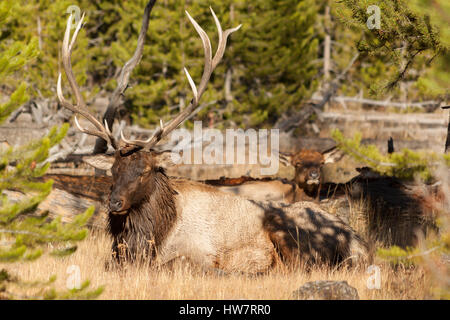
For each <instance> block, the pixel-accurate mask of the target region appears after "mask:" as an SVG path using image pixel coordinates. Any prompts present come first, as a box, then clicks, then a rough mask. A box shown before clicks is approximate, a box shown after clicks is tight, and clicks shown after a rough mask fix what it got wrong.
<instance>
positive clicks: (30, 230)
mask: <svg viewBox="0 0 450 320" xmlns="http://www.w3.org/2000/svg"><path fill="white" fill-rule="evenodd" d="M12 8H13V5H12V4H11V3H10V2H2V4H1V5H0V30H4V29H3V28H2V27H3V26H4V25H5V20H6V19H7V18H8V16H9V13H10V12H11V10H12ZM2 36H3V33H2ZM37 54H38V51H37V43H36V41H35V39H33V40H31V41H30V43H29V44H25V43H23V42H17V41H13V42H11V43H10V46H9V48H8V49H4V50H1V49H0V78H1V79H2V80H4V79H7V78H8V77H10V76H11V75H14V74H15V73H17V72H19V70H20V69H23V68H24V66H25V65H26V64H27V63H28V62H29V61H30V60H31V59H33V58H35V57H36V56H37ZM26 89H27V86H26V84H25V82H21V83H20V84H18V87H17V88H16V89H15V90H14V89H11V91H12V93H11V95H10V97H9V99H8V100H7V102H5V103H3V104H1V105H0V123H2V122H3V121H4V120H5V119H6V118H7V117H8V116H9V115H10V114H11V112H13V111H14V110H15V109H16V108H18V107H19V106H20V105H21V104H22V103H24V102H25V101H27V99H28V95H27V93H26ZM1 98H2V101H3V100H5V99H3V98H4V97H3V96H2V97H1ZM68 128H69V126H68V124H65V125H63V126H62V127H61V128H57V127H53V128H51V129H50V130H49V132H48V133H47V135H46V136H45V137H43V138H41V139H37V140H35V141H32V142H30V143H28V144H26V145H23V146H18V147H14V146H12V147H2V148H1V149H0V262H16V261H19V260H34V259H37V258H39V257H40V256H41V255H42V254H43V252H44V248H46V247H47V246H46V245H47V244H49V243H51V244H52V245H53V246H54V247H55V248H56V249H54V250H52V251H51V252H50V253H51V254H53V255H56V256H61V255H67V254H70V253H72V252H74V251H75V249H76V245H75V242H77V241H80V240H82V239H84V238H85V237H86V235H87V229H86V228H85V226H86V223H87V221H88V219H89V218H90V217H91V216H92V214H93V212H94V208H90V209H88V210H87V211H86V212H85V213H83V214H80V215H77V216H76V217H75V218H74V220H73V221H72V222H70V223H62V221H61V218H56V219H50V218H49V217H48V216H47V214H43V215H36V214H34V209H35V208H36V206H37V205H38V204H39V203H40V202H41V201H42V200H44V199H45V198H46V197H47V196H48V194H49V193H50V191H51V188H52V181H47V182H41V181H39V180H38V179H37V178H39V177H42V176H43V175H44V174H45V172H46V170H47V168H48V167H49V164H48V163H46V159H47V157H48V153H49V150H50V148H51V147H53V146H54V145H56V144H58V143H59V142H60V141H61V140H62V139H63V137H64V136H65V135H66V133H67V130H68ZM7 190H11V191H15V192H20V193H22V194H23V195H24V196H23V198H21V199H20V200H17V201H11V200H10V199H9V198H8V196H7V194H5V192H4V191H7ZM50 282H51V281H50ZM11 283H21V281H20V279H17V278H15V277H14V276H12V275H10V273H9V272H8V271H7V270H6V269H2V270H1V271H0V296H1V298H14V297H15V296H14V295H12V294H11V293H10V292H9V291H8V285H9V284H11ZM88 285H89V283H85V284H84V285H83V286H82V288H81V289H75V290H72V291H69V292H64V293H57V292H55V291H53V290H50V291H48V290H44V291H42V295H43V297H45V298H77V297H78V298H81V297H95V296H98V295H99V294H100V293H101V291H102V289H101V288H100V289H96V290H93V291H89V290H88V289H87V286H88Z"/></svg>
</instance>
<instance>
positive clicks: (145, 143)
mask: <svg viewBox="0 0 450 320" xmlns="http://www.w3.org/2000/svg"><path fill="white" fill-rule="evenodd" d="M210 10H211V13H212V15H213V17H214V21H215V23H216V27H217V31H218V33H219V45H218V46H217V51H216V54H215V55H214V58H213V57H212V48H211V41H210V40H209V37H208V35H207V34H206V32H205V31H204V30H203V29H202V27H200V26H199V24H198V23H197V22H196V21H195V20H194V19H193V18H192V17H191V16H190V14H189V13H188V12H187V11H186V14H187V16H188V18H189V20H190V21H191V23H192V24H193V25H194V28H195V30H197V32H198V34H199V35H200V38H201V40H202V43H203V48H204V51H205V67H204V70H203V75H202V78H201V80H200V84H199V86H198V89H197V86H196V85H195V83H194V81H193V80H192V78H191V76H190V75H189V72H188V71H187V69H186V68H184V72H185V73H186V77H187V79H188V81H189V85H190V86H191V88H192V92H193V94H194V97H193V98H192V100H191V102H190V104H189V106H188V107H187V108H185V109H184V110H183V111H181V112H180V113H179V114H178V115H177V116H176V117H175V118H174V119H172V120H171V121H170V122H169V123H168V124H167V125H165V126H164V125H163V122H162V120H160V127H159V128H158V129H157V130H156V131H155V133H154V134H153V135H152V136H151V137H150V138H149V139H147V140H127V139H126V138H125V137H124V136H123V133H122V132H121V133H120V134H121V138H122V140H123V141H124V142H126V143H128V144H131V145H136V146H140V147H143V148H148V149H149V148H152V147H153V146H155V145H156V144H157V143H158V142H159V141H160V140H161V139H162V138H164V137H165V136H167V134H169V133H170V132H171V131H172V130H174V129H175V128H177V127H178V126H179V125H180V124H181V123H182V122H183V121H184V120H186V119H187V118H188V117H189V115H190V114H191V113H192V112H194V111H195V109H196V108H197V107H198V103H199V101H200V98H201V96H202V94H203V92H205V89H206V86H207V84H208V81H209V78H210V77H211V74H212V73H213V71H214V69H215V68H216V66H217V65H218V64H219V62H220V60H222V57H223V54H224V53H225V48H226V45H227V39H228V36H229V35H230V34H231V33H233V32H235V31H237V30H239V28H240V27H241V25H239V26H237V27H236V28H232V29H227V30H225V31H222V27H221V25H220V22H219V19H217V16H216V14H215V13H214V11H213V9H212V8H211V7H210Z"/></svg>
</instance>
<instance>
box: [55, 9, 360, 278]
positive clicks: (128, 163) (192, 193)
mask: <svg viewBox="0 0 450 320" xmlns="http://www.w3.org/2000/svg"><path fill="white" fill-rule="evenodd" d="M211 13H212V16H213V18H214V21H215V24H216V27H217V29H218V33H219V37H218V39H219V44H218V47H217V51H216V53H215V55H214V56H212V49H211V42H210V40H209V37H208V35H207V34H206V32H205V31H204V30H203V29H202V28H201V27H200V26H199V25H198V24H197V22H196V21H195V20H194V19H193V18H192V17H191V16H190V15H189V13H188V12H186V14H187V17H188V19H189V20H190V22H191V23H192V24H193V26H194V28H195V30H196V31H197V33H198V34H199V36H200V38H201V41H202V43H203V49H204V54H205V60H204V70H203V75H202V77H201V80H200V84H199V86H198V87H197V86H196V84H195V83H194V81H193V80H192V78H191V76H190V75H189V72H188V71H187V69H184V71H185V73H186V76H187V79H188V82H189V84H190V87H191V89H192V92H193V98H192V100H191V101H190V103H189V105H188V106H187V107H186V108H185V109H184V110H183V111H181V112H180V113H179V114H178V115H177V116H176V117H174V118H173V119H172V120H171V121H170V122H168V123H167V124H163V123H162V121H161V123H160V127H159V128H158V129H157V130H156V131H155V133H154V134H153V135H152V136H151V137H150V138H148V139H147V140H128V139H126V138H125V137H124V135H123V134H122V132H121V140H120V141H119V143H117V142H116V141H115V139H114V136H113V135H112V133H111V131H110V129H109V127H108V125H107V124H105V125H103V124H102V123H101V122H100V121H99V120H97V119H96V118H95V117H94V116H93V115H91V114H90V113H89V112H88V109H87V106H86V103H85V102H84V101H83V96H82V95H81V92H80V89H79V87H78V85H77V83H76V81H75V77H74V75H73V72H72V68H71V51H72V49H73V46H74V43H75V39H76V36H77V33H78V32H79V30H80V28H81V24H82V21H83V18H82V19H81V20H80V21H79V23H78V25H77V27H76V29H75V31H74V34H73V37H72V39H71V41H69V40H70V21H71V17H69V19H68V23H67V27H66V31H65V35H64V41H63V44H62V62H63V66H64V71H65V73H66V76H67V80H68V82H69V84H70V88H71V90H72V93H73V95H74V96H75V99H76V104H75V105H73V104H72V103H70V102H69V101H68V100H66V99H65V98H64V97H63V90H62V87H61V74H60V75H59V77H58V82H57V96H58V99H59V101H60V103H61V105H62V106H63V107H65V108H68V109H70V110H72V111H73V112H74V113H77V114H81V115H82V116H83V117H85V118H86V119H87V120H88V121H89V122H91V123H92V125H93V126H94V127H95V128H92V129H86V128H83V127H81V126H80V124H79V123H78V121H77V118H76V117H75V123H76V125H77V127H78V129H79V130H80V131H81V132H83V133H86V134H90V135H94V136H97V137H100V138H102V139H104V140H106V141H107V142H108V143H109V144H110V145H111V146H112V147H113V148H114V149H115V154H114V162H113V163H110V162H108V161H102V155H96V156H95V157H96V160H97V166H98V167H100V168H102V169H104V170H107V169H109V168H111V172H112V181H113V182H112V187H111V192H110V195H109V199H108V211H109V212H108V218H107V219H108V225H109V227H108V231H109V233H110V235H111V236H112V238H113V244H112V251H113V253H116V256H117V253H118V252H119V251H120V248H125V249H124V250H125V256H126V258H127V260H128V261H134V260H136V259H142V258H144V259H147V260H146V261H151V262H152V263H158V264H164V263H167V262H170V261H172V260H174V259H177V258H178V257H182V256H184V257H186V258H187V259H189V260H190V261H192V262H194V263H196V264H198V265H200V266H202V267H206V268H216V269H217V268H218V269H221V270H223V271H230V272H233V271H239V272H248V273H256V272H264V271H266V270H268V269H270V268H271V267H273V266H274V265H276V264H279V263H286V264H289V263H294V262H298V261H305V262H314V261H317V262H318V261H324V262H329V263H339V262H342V261H344V260H347V261H352V260H353V258H355V259H357V258H358V257H361V256H364V255H365V253H366V249H365V244H364V242H363V241H362V240H361V239H360V238H359V237H358V236H357V235H356V234H355V232H354V231H353V230H352V229H351V228H350V227H349V226H348V225H346V224H345V223H344V222H342V221H341V220H340V219H338V218H337V217H335V216H333V215H331V214H328V213H327V212H325V211H323V210H322V209H320V207H319V206H317V205H316V204H314V203H308V202H298V203H296V204H293V205H283V204H280V203H273V202H258V201H251V200H247V199H245V198H243V197H239V196H236V195H232V194H228V193H225V192H222V191H220V190H218V189H217V188H214V187H212V186H208V185H205V184H202V183H199V182H193V181H189V180H185V179H176V178H172V177H169V176H167V175H166V173H165V169H164V168H166V167H167V165H168V164H169V162H170V161H168V160H169V158H170V157H169V155H170V154H169V153H167V152H157V151H155V150H154V149H153V148H154V147H155V145H156V144H157V143H158V142H159V141H160V140H161V139H162V138H163V137H165V136H167V135H168V134H169V133H170V132H171V131H172V130H174V129H175V128H177V127H178V126H179V125H180V124H181V123H182V122H183V121H185V120H186V119H187V118H188V116H189V115H191V113H192V112H194V111H195V110H196V108H197V107H198V105H199V101H200V98H201V96H202V94H203V93H204V92H205V90H206V87H207V83H208V81H209V79H210V77H211V74H212V72H213V71H214V69H215V68H216V66H217V65H218V63H219V62H220V60H221V59H222V57H223V55H224V52H225V47H226V43H227V38H228V36H229V35H230V34H231V33H233V32H235V31H237V30H238V29H239V28H240V26H238V27H236V28H233V29H228V30H225V31H222V28H221V25H220V22H219V20H218V19H217V17H216V15H215V13H214V11H213V10H212V9H211Z"/></svg>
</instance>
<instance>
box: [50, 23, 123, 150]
mask: <svg viewBox="0 0 450 320" xmlns="http://www.w3.org/2000/svg"><path fill="white" fill-rule="evenodd" d="M83 19H84V14H83V16H82V17H81V19H80V21H79V22H78V24H77V27H76V28H75V31H74V33H73V35H72V40H71V41H70V43H69V40H70V27H71V22H72V14H71V15H70V16H69V18H68V19H67V25H66V32H65V34H64V41H63V44H62V63H63V66H64V71H65V72H66V76H67V81H69V84H70V88H71V89H72V93H73V94H74V95H75V100H76V104H75V105H73V104H71V103H70V102H68V101H67V100H66V99H65V98H64V96H63V93H62V88H61V73H60V74H59V76H58V84H57V87H56V91H57V95H58V100H59V102H60V103H61V105H62V106H63V107H65V108H67V109H69V110H71V111H72V112H75V113H79V114H81V115H82V116H83V117H85V118H86V119H87V120H89V122H91V123H92V124H93V125H94V126H95V128H96V130H91V129H85V128H82V127H81V126H80V124H79V123H78V120H77V117H76V116H75V124H76V125H77V127H78V129H79V130H80V131H81V132H84V133H87V134H90V135H94V136H97V137H100V138H102V139H104V140H105V141H107V142H109V143H110V144H111V146H112V147H113V148H116V147H117V146H116V143H115V141H114V137H113V135H112V133H111V131H110V130H109V128H108V124H107V123H106V121H105V126H103V124H102V123H101V122H100V121H98V120H97V119H96V118H95V117H94V116H93V115H92V114H90V113H89V111H88V109H87V106H86V103H85V102H84V99H83V96H82V95H81V92H80V88H79V87H78V84H77V82H76V81H75V77H74V75H73V72H72V62H71V57H70V56H71V53H72V48H73V45H74V43H75V40H76V38H77V35H78V32H79V31H80V29H81V25H82V23H83Z"/></svg>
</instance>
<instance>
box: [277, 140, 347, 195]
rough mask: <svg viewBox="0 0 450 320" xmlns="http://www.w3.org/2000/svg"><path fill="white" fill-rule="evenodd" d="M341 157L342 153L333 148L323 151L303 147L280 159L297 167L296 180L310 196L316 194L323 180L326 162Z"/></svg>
mask: <svg viewBox="0 0 450 320" xmlns="http://www.w3.org/2000/svg"><path fill="white" fill-rule="evenodd" d="M339 157H341V153H340V152H339V151H338V150H337V149H336V148H335V147H333V148H331V149H329V150H327V151H325V152H323V153H320V152H318V151H315V150H308V149H302V150H300V151H299V152H297V153H295V154H285V155H282V156H281V157H280V160H281V161H282V162H283V163H284V164H285V165H289V164H290V165H292V166H293V167H294V168H295V177H294V182H295V183H296V184H297V185H298V186H299V187H300V188H301V189H303V190H304V191H305V192H306V193H307V194H308V195H309V196H316V195H317V194H316V193H317V190H318V189H319V186H320V184H321V183H322V181H323V178H322V167H323V165H324V164H325V163H332V162H334V161H336V160H337V159H338V158H339Z"/></svg>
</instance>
